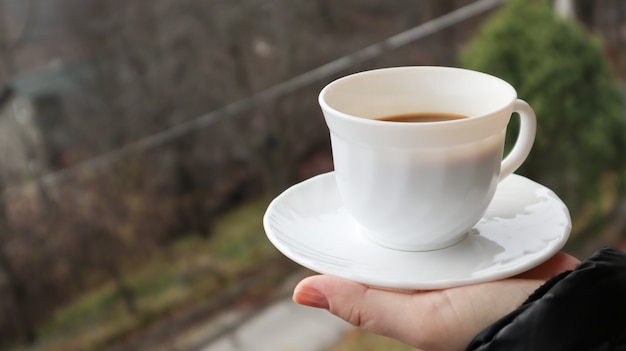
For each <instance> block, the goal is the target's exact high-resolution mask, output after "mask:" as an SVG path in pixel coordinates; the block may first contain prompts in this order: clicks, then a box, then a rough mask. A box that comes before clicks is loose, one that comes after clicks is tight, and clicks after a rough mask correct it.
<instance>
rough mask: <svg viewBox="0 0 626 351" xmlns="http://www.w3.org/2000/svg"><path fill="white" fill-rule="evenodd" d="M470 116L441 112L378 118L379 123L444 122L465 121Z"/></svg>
mask: <svg viewBox="0 0 626 351" xmlns="http://www.w3.org/2000/svg"><path fill="white" fill-rule="evenodd" d="M467 117H469V116H465V115H459V114H456V113H445V112H443V113H440V112H420V113H407V114H403V115H393V116H387V117H381V118H377V119H378V120H379V121H387V122H443V121H453V120H456V119H463V118H467Z"/></svg>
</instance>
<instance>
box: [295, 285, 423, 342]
mask: <svg viewBox="0 0 626 351" xmlns="http://www.w3.org/2000/svg"><path fill="white" fill-rule="evenodd" d="M414 297H415V295H412V294H406V293H401V292H394V291H389V290H378V289H371V288H368V287H366V286H364V285H362V284H359V283H355V282H352V281H348V280H344V279H341V278H337V277H332V276H326V275H318V276H312V277H308V278H306V279H304V280H302V281H301V282H300V283H299V284H298V285H297V286H296V288H295V290H294V295H293V299H294V301H295V302H296V303H298V304H301V305H306V306H311V307H316V308H324V309H327V310H329V311H330V312H331V313H332V314H334V315H336V316H338V317H339V318H341V319H343V320H345V321H347V322H349V323H351V324H352V325H355V326H358V327H360V328H362V329H365V330H368V331H370V332H373V333H376V334H380V335H384V336H388V337H391V338H394V339H397V340H400V341H403V342H406V343H409V344H413V345H417V343H419V342H418V341H416V340H415V336H416V331H418V330H420V329H422V330H423V328H422V327H421V325H420V324H421V322H423V321H424V318H420V317H422V316H423V313H420V312H424V313H425V314H427V315H428V314H432V313H434V311H430V312H427V311H419V309H418V310H416V306H415V304H414V300H413V299H414ZM431 306H432V305H431Z"/></svg>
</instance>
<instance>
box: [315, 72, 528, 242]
mask: <svg viewBox="0 0 626 351" xmlns="http://www.w3.org/2000/svg"><path fill="white" fill-rule="evenodd" d="M519 101H521V100H518V99H517V94H516V92H515V89H514V88H513V87H512V86H511V85H509V84H508V83H506V82H505V81H503V80H501V79H499V78H496V77H493V76H490V75H487V74H483V73H479V72H475V71H470V70H464V69H458V68H448V67H396V68H386V69H379V70H373V71H366V72H361V73H357V74H353V75H350V76H346V77H343V78H340V79H338V80H336V81H334V82H332V83H330V84H329V85H327V86H326V87H325V88H324V89H323V90H322V92H321V93H320V96H319V102H320V106H321V108H322V111H323V113H324V118H325V120H326V123H327V125H328V128H329V130H330V135H331V143H332V151H333V162H334V166H335V176H336V180H337V186H338V190H339V193H340V195H341V198H342V201H343V203H344V205H345V207H346V209H347V210H348V212H349V213H350V214H351V215H352V216H353V217H354V218H355V219H356V220H357V222H358V223H359V224H361V226H362V227H363V229H364V230H363V232H364V234H365V235H366V236H367V237H368V238H369V239H370V240H372V241H374V242H375V243H377V244H380V245H383V246H386V247H389V248H393V249H398V250H408V251H424V250H435V249H440V248H444V247H447V246H450V245H453V244H454V243H456V242H458V241H459V240H461V239H463V237H464V235H465V233H467V231H468V230H470V229H471V228H472V226H474V225H475V224H476V223H477V222H478V221H479V220H480V219H481V217H482V216H483V214H484V213H485V211H486V209H487V207H488V205H489V203H490V201H491V199H492V198H493V195H494V193H495V190H496V187H497V184H498V182H499V180H501V179H503V178H504V177H506V176H507V175H508V174H510V173H512V172H513V171H514V170H515V169H516V168H517V167H519V165H520V164H521V163H522V162H523V161H524V159H525V158H526V156H527V155H528V152H529V151H530V147H531V146H532V141H533V140H534V124H533V123H534V113H532V109H530V107H528V110H530V112H527V111H526V112H520V116H522V115H528V114H531V115H532V116H531V117H532V118H531V121H532V123H530V124H531V127H529V128H530V129H529V130H530V131H529V132H528V131H527V132H526V133H525V135H522V133H520V138H518V140H519V139H523V140H525V142H524V143H520V142H519V141H518V142H517V143H516V146H515V148H514V149H513V151H515V152H511V153H510V154H509V155H508V156H507V160H506V161H505V163H503V162H502V155H503V149H504V138H505V134H506V126H507V124H508V122H509V120H510V118H511V114H512V113H513V111H514V110H516V111H517V110H518V108H517V107H518V105H519V104H520V102H519ZM523 104H525V103H523ZM525 105H526V106H527V104H525ZM522 109H524V108H522ZM411 113H451V114H459V115H464V116H467V117H468V118H462V119H456V120H449V121H440V122H389V121H381V120H379V119H380V118H385V117H389V116H394V115H403V114H411ZM522 124H526V125H528V124H529V123H528V122H525V121H524V119H523V118H522ZM527 129H528V128H527ZM517 144H524V145H523V146H521V147H518V146H517ZM519 148H522V149H523V150H521V151H520V150H516V149H519ZM513 154H515V155H513ZM512 158H514V159H512ZM501 166H502V167H501ZM501 168H502V173H501Z"/></svg>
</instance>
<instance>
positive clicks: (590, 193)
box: [460, 0, 626, 213]
mask: <svg viewBox="0 0 626 351" xmlns="http://www.w3.org/2000/svg"><path fill="white" fill-rule="evenodd" d="M550 3H551V2H549V1H528V0H510V1H509V2H507V3H506V5H504V6H503V8H502V9H500V11H499V12H498V13H497V14H496V15H494V16H493V17H492V18H491V19H490V20H489V21H488V22H487V23H485V25H484V26H483V27H482V28H481V30H480V32H479V33H478V34H477V36H476V37H475V38H474V39H473V40H472V41H471V42H470V44H469V45H468V46H467V47H465V48H464V50H463V52H462V54H461V58H460V59H461V64H462V65H463V66H465V67H467V68H470V69H474V70H479V71H484V72H487V73H490V74H493V75H495V76H498V77H500V78H502V79H504V80H506V81H508V82H509V83H511V84H512V85H513V86H514V87H515V88H516V89H517V91H518V95H519V97H520V98H521V99H524V100H526V101H527V102H528V103H529V104H530V105H531V106H532V107H533V108H534V110H535V112H536V114H537V122H538V129H537V139H536V141H535V146H534V147H533V152H532V153H531V155H530V156H529V159H528V160H527V161H526V162H525V164H524V165H523V166H522V168H520V170H519V171H518V172H519V173H520V174H524V175H526V176H528V177H530V178H533V179H535V180H537V181H539V182H542V183H543V184H546V185H548V186H550V187H551V188H552V189H554V190H555V191H556V192H557V194H559V195H560V196H561V197H562V198H563V199H564V200H565V201H566V203H567V204H568V206H569V207H570V209H571V210H572V212H573V213H575V212H576V211H577V210H580V209H581V208H582V207H583V206H584V205H586V204H589V203H590V201H591V202H599V196H600V189H601V187H602V186H603V182H604V179H605V178H606V176H607V175H609V174H612V175H618V176H619V177H620V178H623V176H624V173H625V170H626V158H625V157H624V154H625V151H626V137H625V136H626V119H625V115H624V103H623V101H622V95H621V92H620V88H619V85H618V83H617V81H616V80H615V79H614V78H613V77H612V73H611V68H610V66H609V63H608V62H607V60H606V59H605V57H604V55H603V51H602V48H601V45H600V43H599V42H598V40H596V39H595V38H593V37H591V36H590V35H589V34H588V33H587V32H585V30H584V29H583V28H581V27H579V26H578V25H577V24H576V23H575V22H574V21H571V20H567V19H563V18H560V17H558V16H557V15H556V14H555V13H554V12H553V10H552V8H551V7H550V5H549V4H550ZM516 134H517V128H516V127H515V125H514V124H513V123H512V126H511V127H510V128H509V135H508V136H507V140H508V141H509V142H510V143H512V142H513V141H514V140H515V135H516ZM620 189H623V187H620ZM620 191H621V190H620Z"/></svg>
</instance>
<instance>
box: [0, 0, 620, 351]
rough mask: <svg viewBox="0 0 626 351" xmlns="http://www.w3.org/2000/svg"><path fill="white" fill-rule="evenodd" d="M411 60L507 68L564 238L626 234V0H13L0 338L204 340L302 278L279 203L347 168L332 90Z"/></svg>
mask: <svg viewBox="0 0 626 351" xmlns="http://www.w3.org/2000/svg"><path fill="white" fill-rule="evenodd" d="M397 65H448V66H461V67H468V68H472V69H477V70H481V71H486V72H488V73H491V74H494V75H497V76H499V77H501V78H503V79H505V80H507V81H509V82H510V83H511V84H512V85H514V86H515V87H516V88H517V89H518V93H519V97H520V98H522V99H525V100H527V101H528V102H529V103H530V104H531V105H532V106H533V107H534V108H535V110H536V112H537V116H538V124H539V126H538V136H537V142H536V145H535V147H534V150H533V152H532V153H531V156H530V158H529V159H528V161H527V162H526V163H525V165H524V166H523V168H522V169H520V170H519V171H518V173H520V174H523V175H526V176H528V177H530V178H532V179H534V180H536V181H538V182H540V183H542V184H545V185H547V186H549V187H550V188H552V189H553V190H554V191H555V192H556V193H557V194H558V195H559V196H560V197H561V198H562V199H563V200H564V201H565V202H566V203H567V205H568V207H569V208H570V211H571V214H572V219H573V222H574V230H573V234H572V238H571V240H570V242H569V243H568V244H567V246H566V248H565V250H566V251H567V252H570V253H572V254H574V255H576V256H578V257H580V258H584V257H585V256H586V255H588V254H590V253H591V252H592V251H594V250H595V249H598V248H600V247H602V246H604V245H614V246H617V247H620V248H622V249H624V248H625V247H626V117H625V114H624V87H625V86H624V79H625V78H626V2H624V1H621V0H596V1H594V0H556V1H551V0H509V1H493V0H490V1H487V0H479V1H470V0H439V1H434V0H432V1H431V0H386V1H383V0H358V1H357V0H341V1H338V0H297V1H293V0H291V1H288V0H266V1H256V0H154V1H149V0H107V1H100V0H0V190H1V191H2V196H1V197H0V349H1V350H23V351H31V350H32V351H34V350H144V349H150V350H155V349H163V350H199V349H201V348H202V347H208V346H207V345H209V344H210V343H211V341H213V340H215V339H216V338H217V337H218V336H219V335H224V334H228V332H229V330H233V329H234V328H236V326H237V325H238V324H241V323H244V322H245V321H246V320H248V319H249V318H252V316H254V315H255V313H257V312H258V311H260V309H261V308H263V307H265V306H268V305H269V304H271V303H272V302H273V301H276V300H277V299H278V298H280V297H281V296H286V295H288V294H289V293H290V289H292V288H293V284H291V285H289V284H287V287H286V288H285V287H284V285H285V283H284V281H285V279H286V278H287V277H290V276H292V275H293V274H301V268H299V267H298V266H297V265H296V264H294V263H291V262H290V261H289V260H287V259H286V258H284V257H283V256H282V255H281V254H280V253H279V252H278V251H277V250H275V249H274V248H273V247H272V246H271V244H270V243H269V241H268V240H267V239H266V237H265V234H264V232H263V229H262V226H261V218H262V216H263V213H264V211H265V208H266V206H267V204H268V203H269V201H270V200H271V199H272V198H273V197H274V196H275V195H277V194H278V193H280V192H281V191H282V190H284V189H286V188H287V187H289V186H290V185H292V184H294V183H295V182H298V181H301V180H304V179H306V178H308V177H311V176H313V175H316V174H319V173H322V172H326V171H329V170H332V156H331V154H330V145H329V139H328V132H327V129H326V126H325V124H324V122H323V119H322V115H321V112H320V111H319V108H318V105H317V94H318V92H319V90H320V89H321V88H322V87H323V86H324V85H325V84H327V83H328V82H330V81H331V80H333V79H335V78H337V77H340V76H343V75H346V74H349V73H353V72H357V71H362V70H366V69H372V68H378V67H387V66H397ZM515 131H516V125H515V122H514V121H513V122H512V124H511V127H510V130H509V132H511V133H513V134H512V135H514V133H515ZM509 139H511V140H513V139H514V137H513V136H512V137H511V138H509ZM281 286H282V287H283V288H280V287H281ZM225 311H238V312H237V314H235V315H236V317H237V318H233V319H232V321H231V322H229V323H227V325H226V326H222V327H219V328H214V329H211V330H208V331H204V332H202V333H201V336H200V337H196V338H195V339H193V342H188V343H184V342H179V341H178V340H177V339H179V338H181V337H184V336H185V335H188V334H189V333H190V331H191V330H197V328H198V326H199V325H203V324H207V323H210V321H212V320H213V319H215V318H216V316H223V315H224V313H225ZM242 311H243V312H242ZM157 346H158V347H157ZM376 349H386V350H396V349H397V350H401V349H402V350H408V349H409V348H407V347H403V346H401V345H399V344H396V343H392V342H390V341H389V340H383V339H381V338H377V337H374V336H371V335H367V334H365V333H361V332H358V331H354V332H350V333H348V334H346V335H345V336H344V337H342V338H341V339H340V340H338V341H337V346H335V347H334V348H331V349H328V351H330V350H335V351H339V350H376Z"/></svg>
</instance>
